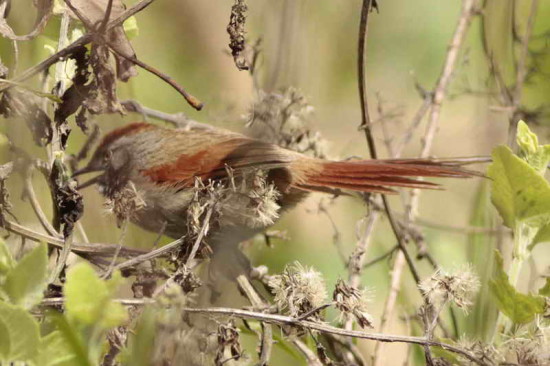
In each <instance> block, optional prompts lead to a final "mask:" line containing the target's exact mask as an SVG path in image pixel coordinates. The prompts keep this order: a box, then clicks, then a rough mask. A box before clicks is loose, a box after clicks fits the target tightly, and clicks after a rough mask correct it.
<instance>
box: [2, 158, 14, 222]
mask: <svg viewBox="0 0 550 366" xmlns="http://www.w3.org/2000/svg"><path fill="white" fill-rule="evenodd" d="M12 171H13V163H12V162H9V163H6V164H4V165H0V226H4V222H5V219H6V215H5V214H6V213H8V214H10V215H12V214H11V209H12V208H13V205H12V204H11V202H10V194H9V192H8V189H7V187H6V179H8V177H9V176H10V174H11V172H12Z"/></svg>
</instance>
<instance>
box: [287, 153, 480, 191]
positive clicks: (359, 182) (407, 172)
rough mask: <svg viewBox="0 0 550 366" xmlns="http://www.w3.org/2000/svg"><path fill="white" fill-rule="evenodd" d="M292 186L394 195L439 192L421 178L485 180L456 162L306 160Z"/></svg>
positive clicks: (434, 185)
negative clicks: (401, 190)
mask: <svg viewBox="0 0 550 366" xmlns="http://www.w3.org/2000/svg"><path fill="white" fill-rule="evenodd" d="M296 167H298V171H300V172H302V174H300V175H299V176H296V177H295V178H296V179H295V180H294V183H293V186H294V187H296V188H299V189H303V190H307V191H319V192H332V191H334V190H335V189H346V190H352V191H360V192H374V193H395V190H393V189H392V187H406V188H431V189H438V188H440V185H439V184H436V183H431V182H426V181H424V180H419V179H415V178H419V177H446V178H470V177H473V176H483V175H482V174H480V173H477V172H475V171H471V170H467V169H464V168H462V167H461V166H460V164H459V163H458V162H456V161H452V160H449V161H433V160H429V159H399V160H398V159H392V160H360V161H321V160H304V161H301V162H297V164H296Z"/></svg>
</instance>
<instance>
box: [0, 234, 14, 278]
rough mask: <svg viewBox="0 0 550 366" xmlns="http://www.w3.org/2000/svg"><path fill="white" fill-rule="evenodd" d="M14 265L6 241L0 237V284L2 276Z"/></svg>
mask: <svg viewBox="0 0 550 366" xmlns="http://www.w3.org/2000/svg"><path fill="white" fill-rule="evenodd" d="M14 266H15V261H14V260H13V257H12V256H11V252H10V249H9V248H8V245H7V244H6V242H5V241H4V240H3V239H1V238H0V284H1V283H2V278H3V277H4V276H5V275H6V274H7V273H8V272H9V271H10V270H11V269H12V268H13V267H14Z"/></svg>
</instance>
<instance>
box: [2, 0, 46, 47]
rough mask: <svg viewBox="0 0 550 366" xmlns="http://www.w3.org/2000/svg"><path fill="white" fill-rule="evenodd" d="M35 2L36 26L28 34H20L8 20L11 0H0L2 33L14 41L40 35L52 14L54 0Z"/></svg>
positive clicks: (37, 0)
mask: <svg viewBox="0 0 550 366" xmlns="http://www.w3.org/2000/svg"><path fill="white" fill-rule="evenodd" d="M33 3H34V7H35V8H36V21H35V23H34V27H33V29H32V30H31V31H30V32H29V33H28V34H25V35H22V36H18V35H16V34H15V32H14V31H13V29H12V28H11V27H10V25H9V24H8V22H7V21H6V18H7V16H8V14H9V10H10V0H0V34H2V36H4V37H5V38H8V39H10V40H12V41H29V40H31V39H33V38H35V37H36V36H38V35H40V33H42V30H43V29H44V27H45V26H46V24H47V23H48V20H49V19H50V16H51V15H52V8H53V0H34V1H33Z"/></svg>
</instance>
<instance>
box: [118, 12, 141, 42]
mask: <svg viewBox="0 0 550 366" xmlns="http://www.w3.org/2000/svg"><path fill="white" fill-rule="evenodd" d="M122 26H123V28H124V32H125V33H126V37H128V39H133V38H135V37H137V36H138V35H139V27H138V24H137V19H136V17H135V16H131V17H129V18H128V19H126V20H125V21H124V24H123V25H122Z"/></svg>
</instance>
